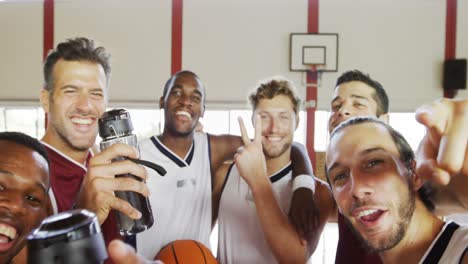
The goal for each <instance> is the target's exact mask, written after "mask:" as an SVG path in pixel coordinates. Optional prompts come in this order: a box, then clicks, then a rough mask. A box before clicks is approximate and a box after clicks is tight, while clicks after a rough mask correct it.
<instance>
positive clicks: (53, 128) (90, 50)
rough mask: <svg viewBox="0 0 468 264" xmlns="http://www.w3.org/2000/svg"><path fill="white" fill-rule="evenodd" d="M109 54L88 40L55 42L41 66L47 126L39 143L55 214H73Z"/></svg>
mask: <svg viewBox="0 0 468 264" xmlns="http://www.w3.org/2000/svg"><path fill="white" fill-rule="evenodd" d="M109 59H110V54H109V53H108V52H107V51H106V50H105V49H104V48H103V47H96V46H95V43H94V41H93V40H91V39H87V38H75V39H69V40H67V41H64V42H62V43H59V44H58V45H57V47H56V48H55V49H54V50H52V51H51V52H50V53H49V54H48V56H47V58H46V60H45V63H44V82H45V84H44V88H43V89H42V91H41V96H40V99H41V104H42V107H43V109H44V112H45V113H46V114H47V126H46V131H45V135H44V137H43V138H42V139H41V140H42V142H43V144H44V146H45V147H46V149H47V152H48V154H49V157H50V159H51V170H50V185H51V191H50V195H51V198H52V202H53V203H52V205H53V206H54V212H63V211H67V210H70V209H72V206H73V204H74V203H75V200H76V197H77V194H78V191H79V190H80V187H81V183H82V181H83V178H84V175H85V174H86V167H87V164H88V162H89V159H90V158H91V157H92V150H91V147H92V146H93V145H94V143H95V142H96V135H97V132H98V126H97V120H98V118H99V117H100V116H101V114H102V113H103V112H104V111H105V108H106V102H107V91H108V84H109V79H110V62H109Z"/></svg>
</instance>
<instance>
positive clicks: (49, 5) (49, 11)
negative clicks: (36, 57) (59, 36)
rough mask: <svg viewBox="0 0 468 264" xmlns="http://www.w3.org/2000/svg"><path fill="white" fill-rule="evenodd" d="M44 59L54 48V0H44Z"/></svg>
mask: <svg viewBox="0 0 468 264" xmlns="http://www.w3.org/2000/svg"><path fill="white" fill-rule="evenodd" d="M43 34H44V36H43V55H42V57H43V59H45V58H46V57H47V53H48V52H49V50H51V49H53V48H54V0H44V25H43Z"/></svg>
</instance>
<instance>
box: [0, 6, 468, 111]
mask: <svg viewBox="0 0 468 264" xmlns="http://www.w3.org/2000/svg"><path fill="white" fill-rule="evenodd" d="M172 2H173V1H170V0H164V1H162V0H160V1H150V0H136V1H135V0H133V1H132V0H94V1H93V0H56V1H55V9H54V12H55V15H54V25H55V29H54V42H55V44H56V43H58V42H60V41H62V40H64V39H66V38H70V37H74V36H87V37H91V38H94V39H96V40H97V41H98V42H99V43H100V44H102V45H104V46H105V47H107V48H109V49H110V50H111V52H112V54H113V76H112V81H111V96H110V102H111V104H122V103H126V102H127V103H132V104H135V105H142V106H152V105H156V104H155V102H156V99H157V98H158V97H159V96H160V95H161V92H162V86H163V85H164V83H165V81H166V79H167V78H168V77H169V76H170V74H171V61H172V59H171V58H172V57H171V56H172V55H171V48H172V43H171V30H172V14H171V12H172ZM446 4H447V1H444V0H411V1H405V0H379V1H375V0H354V1H348V0H321V1H319V32H320V33H338V34H339V52H338V54H339V58H338V70H339V72H338V73H324V74H323V75H322V76H321V78H320V80H319V84H320V87H319V89H318V108H319V110H327V109H328V101H329V100H330V98H331V94H332V90H333V87H334V82H335V80H336V78H337V77H338V75H339V73H340V72H342V71H344V70H348V69H355V68H357V69H362V70H364V71H366V72H369V73H370V74H371V76H372V77H374V78H376V79H378V80H379V81H381V83H382V84H383V85H384V87H385V88H386V89H387V90H388V93H389V96H390V98H391V111H413V110H414V109H415V108H416V107H417V106H418V105H420V104H422V103H425V102H429V101H432V100H433V99H435V98H439V97H441V96H442V95H443V90H442V88H441V83H442V63H443V61H444V52H445V21H446ZM307 7H308V1H307V0H236V1H232V0H196V1H194V0H191V1H189V0H185V1H183V9H182V12H183V13H182V18H183V26H182V49H181V50H180V52H179V55H180V56H181V60H182V68H183V69H190V70H193V71H195V72H196V73H198V74H199V75H200V77H201V78H202V79H203V80H204V82H205V84H206V87H207V89H208V93H207V102H208V107H211V108H212V109H213V108H238V107H246V104H245V103H244V102H245V99H246V94H247V93H248V91H249V90H250V89H251V88H252V87H253V86H254V85H255V84H256V83H257V81H258V80H260V79H263V78H266V77H269V76H272V75H283V76H285V77H287V78H289V79H291V80H293V81H294V82H295V83H296V85H297V86H298V88H299V90H300V92H301V93H302V95H305V81H304V80H305V75H304V73H300V72H290V71H289V35H290V33H305V32H306V31H307V19H308V17H307V15H308V11H307ZM462 10H468V1H466V0H458V13H457V31H456V35H457V41H456V55H457V57H459V58H468V17H467V16H466V15H464V13H463V12H462ZM465 13H466V12H465ZM0 39H1V41H0V58H1V59H0V80H1V88H0V101H1V102H2V103H3V104H33V105H34V104H38V103H37V96H38V93H39V90H40V88H41V85H42V82H43V81H42V72H41V69H42V68H41V67H42V65H41V63H42V53H43V50H42V49H43V48H42V47H43V46H42V45H43V1H38V0H30V1H28V0H7V1H2V2H0ZM467 95H468V92H467V91H466V90H464V91H462V92H460V93H459V96H462V97H467Z"/></svg>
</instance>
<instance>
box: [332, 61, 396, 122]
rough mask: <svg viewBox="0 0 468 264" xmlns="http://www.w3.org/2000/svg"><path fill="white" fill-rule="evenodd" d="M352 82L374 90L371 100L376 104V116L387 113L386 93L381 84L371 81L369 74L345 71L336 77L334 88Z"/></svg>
mask: <svg viewBox="0 0 468 264" xmlns="http://www.w3.org/2000/svg"><path fill="white" fill-rule="evenodd" d="M352 81H359V82H363V83H365V84H367V85H369V86H370V87H372V88H373V89H374V90H375V94H373V95H372V98H373V99H374V100H375V101H376V102H377V116H380V115H383V114H386V113H388V108H389V101H388V96H387V93H386V92H385V89H384V88H383V86H382V84H380V83H379V82H378V81H376V80H373V79H372V78H371V77H370V76H369V74H365V73H363V72H361V71H359V70H351V71H346V72H344V73H343V74H341V76H340V77H338V79H337V80H336V85H335V87H337V86H338V85H340V84H342V83H347V82H352Z"/></svg>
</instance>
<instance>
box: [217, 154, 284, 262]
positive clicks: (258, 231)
mask: <svg viewBox="0 0 468 264" xmlns="http://www.w3.org/2000/svg"><path fill="white" fill-rule="evenodd" d="M291 175H292V166H291V163H289V164H288V165H286V166H285V167H284V168H282V169H281V170H279V171H278V172H277V173H275V174H273V175H271V176H270V180H271V182H272V187H273V192H274V195H275V197H276V200H277V201H278V204H279V205H280V207H281V209H282V211H283V213H285V214H286V215H287V213H288V211H289V207H290V204H291V199H292V189H291V188H292V181H291V177H292V176H291ZM218 225H219V241H218V259H219V263H277V261H276V259H275V256H274V255H273V252H272V251H271V249H270V247H269V245H268V243H267V241H266V238H265V237H264V235H263V231H262V227H261V225H260V221H259V220H258V216H257V211H256V209H255V203H254V200H253V197H252V192H251V191H250V190H249V186H248V185H247V183H246V182H245V181H244V179H242V178H241V177H240V175H239V172H238V170H237V167H236V166H235V165H234V164H233V165H231V167H230V168H229V170H228V173H227V178H226V182H225V186H224V188H223V192H222V194H221V200H220V204H219V216H218Z"/></svg>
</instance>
